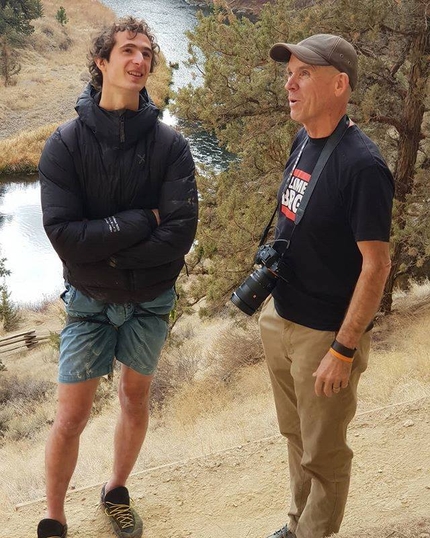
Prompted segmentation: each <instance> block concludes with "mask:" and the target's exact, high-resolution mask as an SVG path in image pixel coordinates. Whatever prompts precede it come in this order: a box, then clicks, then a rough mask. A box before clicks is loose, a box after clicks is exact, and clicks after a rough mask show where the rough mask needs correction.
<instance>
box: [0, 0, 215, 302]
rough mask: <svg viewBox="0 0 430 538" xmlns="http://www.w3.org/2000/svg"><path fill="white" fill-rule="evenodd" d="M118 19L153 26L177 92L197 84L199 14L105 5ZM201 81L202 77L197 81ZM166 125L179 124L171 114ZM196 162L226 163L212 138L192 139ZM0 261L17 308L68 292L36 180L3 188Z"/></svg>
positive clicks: (172, 1) (151, 0)
mask: <svg viewBox="0 0 430 538" xmlns="http://www.w3.org/2000/svg"><path fill="white" fill-rule="evenodd" d="M104 4H106V5H107V6H108V7H110V8H111V9H112V10H113V11H114V12H115V13H116V14H117V15H118V16H123V15H128V14H130V15H134V16H136V17H141V18H144V19H145V20H146V21H147V22H148V24H149V25H150V26H151V28H152V30H153V31H154V33H155V35H156V36H157V40H158V42H159V44H160V47H161V50H162V51H163V53H164V55H165V56H166V59H167V62H172V63H176V62H178V63H179V69H178V70H175V71H174V80H173V87H174V88H175V89H177V88H178V87H181V86H184V85H186V84H188V83H190V82H191V83H196V82H195V81H196V78H195V77H194V76H193V74H192V72H191V71H190V69H189V68H187V67H186V66H185V65H184V62H185V61H186V59H187V57H188V51H187V47H188V43H187V39H186V37H185V32H186V31H187V30H191V29H192V28H193V27H194V25H195V24H196V11H197V10H196V8H195V7H193V6H190V5H189V4H187V3H186V2H185V1H184V0H104ZM197 80H198V77H197ZM164 121H166V122H167V123H169V124H175V123H176V118H174V117H173V116H172V115H171V114H170V113H169V111H168V110H167V111H166V112H165V113H164ZM189 140H190V144H191V148H192V152H193V155H194V157H195V159H196V161H197V162H204V163H205V164H207V165H210V166H212V167H214V168H215V169H217V168H220V167H221V166H222V163H223V161H224V159H225V155H223V153H222V151H221V150H220V149H219V148H218V146H217V144H216V141H215V140H214V139H213V138H211V137H210V136H208V135H207V133H204V132H203V133H202V132H195V134H194V135H193V136H192V137H190V139H189ZM0 258H6V264H5V265H6V268H7V269H8V270H10V271H11V275H10V276H8V277H7V279H6V284H7V287H8V290H9V292H10V293H11V299H12V301H14V302H15V303H16V304H18V305H37V304H39V303H41V302H42V301H44V300H45V299H47V300H49V299H52V298H53V297H55V296H57V295H58V294H59V293H60V292H61V290H62V289H63V279H62V268H61V263H60V261H59V259H58V257H57V255H56V254H55V252H54V251H53V249H52V247H51V245H50V243H49V241H48V239H47V238H46V235H45V233H44V231H43V228H42V218H41V210H40V188H39V183H38V181H37V178H33V181H30V182H29V181H28V177H25V178H16V177H15V178H14V179H13V180H12V181H10V182H7V181H6V182H2V183H0Z"/></svg>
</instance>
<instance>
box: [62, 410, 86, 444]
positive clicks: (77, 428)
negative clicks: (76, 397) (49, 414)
mask: <svg viewBox="0 0 430 538" xmlns="http://www.w3.org/2000/svg"><path fill="white" fill-rule="evenodd" d="M87 422H88V416H86V415H83V414H80V415H70V414H68V413H62V412H61V411H59V412H58V413H57V416H56V417H55V421H54V425H53V433H54V434H58V435H61V436H62V437H69V438H72V437H76V436H79V435H81V433H82V432H83V431H84V428H85V426H86V424H87Z"/></svg>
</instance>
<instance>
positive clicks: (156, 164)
mask: <svg viewBox="0 0 430 538" xmlns="http://www.w3.org/2000/svg"><path fill="white" fill-rule="evenodd" d="M99 97H100V96H99V94H98V93H97V92H96V90H94V88H93V87H92V86H91V85H89V86H88V87H87V88H86V90H85V91H84V93H83V94H82V95H81V97H80V98H79V100H78V103H77V106H76V111H77V112H78V118H76V119H74V120H72V121H70V122H68V123H66V124H64V125H62V126H60V127H59V128H58V129H57V131H56V132H55V133H54V134H53V135H52V136H51V137H50V138H49V140H48V141H47V143H46V145H45V148H44V150H43V153H42V157H41V160H40V163H39V176H40V183H41V196H42V211H43V225H44V227H45V231H46V233H47V235H48V237H49V240H50V241H51V243H52V245H53V247H54V249H55V250H56V252H57V254H58V255H59V257H60V258H61V260H62V262H63V267H64V278H65V280H67V281H68V282H70V283H71V284H72V285H73V286H75V287H76V288H78V289H79V290H81V291H82V292H84V293H85V294H87V295H89V296H90V297H93V298H94V299H98V300H101V301H105V302H107V303H108V302H109V303H111V302H112V303H120V304H121V303H130V302H143V301H150V300H152V299H154V298H155V297H157V296H158V295H160V293H161V292H163V291H164V290H166V289H168V288H169V287H172V286H173V284H174V282H175V280H176V278H177V277H178V274H179V272H180V270H181V269H182V267H183V264H184V256H185V254H186V253H187V252H188V251H189V249H190V247H191V245H192V242H193V239H194V236H195V232H196V226H197V190H196V184H195V179H194V163H193V159H192V156H191V153H190V150H189V147H188V144H187V142H186V141H185V139H184V138H183V137H182V135H180V134H179V133H178V132H176V131H175V130H174V129H172V128H171V127H168V126H167V125H165V124H163V123H162V122H160V121H159V120H158V114H159V111H158V109H157V108H156V107H155V106H154V104H153V103H152V102H151V101H150V99H149V97H148V95H147V93H146V90H142V92H141V106H140V109H139V110H138V111H137V112H133V111H130V110H126V111H123V112H117V111H114V112H108V111H106V110H104V109H102V108H100V107H99V106H98V101H99ZM151 209H158V210H159V213H160V219H161V223H160V225H159V226H157V221H156V218H155V215H154V213H153V212H152V211H151Z"/></svg>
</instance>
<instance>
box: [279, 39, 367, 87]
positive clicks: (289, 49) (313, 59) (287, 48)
mask: <svg viewBox="0 0 430 538" xmlns="http://www.w3.org/2000/svg"><path fill="white" fill-rule="evenodd" d="M269 54H270V57H271V58H272V59H273V60H275V61H277V62H288V61H289V59H290V57H291V55H292V54H293V55H294V56H296V58H298V59H299V60H300V61H302V62H306V63H308V64H309V65H323V66H324V65H331V66H333V67H335V68H336V69H338V70H339V71H341V72H342V73H346V74H347V75H348V77H349V85H350V86H351V88H352V89H354V88H355V86H356V85H357V71H358V58H357V53H356V52H355V49H354V47H353V46H352V45H351V44H350V43H348V41H345V39H343V37H339V36H336V35H331V34H315V35H313V36H310V37H307V38H306V39H303V41H300V43H297V45H293V44H291V43H275V45H273V47H272V48H271V49H270V53H269Z"/></svg>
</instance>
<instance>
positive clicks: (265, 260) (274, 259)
mask: <svg viewBox="0 0 430 538" xmlns="http://www.w3.org/2000/svg"><path fill="white" fill-rule="evenodd" d="M255 263H256V264H257V265H261V267H259V268H258V269H256V270H255V271H254V272H253V273H251V274H250V275H249V277H248V278H247V279H246V280H245V281H244V282H243V283H242V284H241V285H240V286H239V287H238V288H237V290H236V291H235V292H233V294H232V296H231V301H232V303H233V304H234V305H235V306H237V307H238V308H239V309H240V310H242V312H244V313H245V314H248V316H252V314H254V312H255V311H256V310H257V309H258V307H259V306H260V305H261V303H262V302H263V301H264V300H265V299H266V297H268V296H269V294H270V293H271V292H272V291H273V289H274V288H275V286H276V283H277V281H278V278H279V277H280V274H279V273H280V264H281V255H280V254H279V252H278V251H276V250H275V249H274V248H273V247H272V246H271V245H262V246H261V247H259V249H258V251H257V254H256V256H255Z"/></svg>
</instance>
